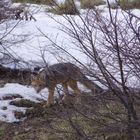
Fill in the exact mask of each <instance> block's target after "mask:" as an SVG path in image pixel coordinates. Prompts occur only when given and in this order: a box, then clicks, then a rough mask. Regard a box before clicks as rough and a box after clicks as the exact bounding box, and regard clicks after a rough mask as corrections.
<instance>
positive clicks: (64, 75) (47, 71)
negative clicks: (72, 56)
mask: <svg viewBox="0 0 140 140" xmlns="http://www.w3.org/2000/svg"><path fill="white" fill-rule="evenodd" d="M77 82H80V83H82V84H83V85H85V86H86V87H87V88H88V89H90V90H91V91H93V92H102V91H103V89H102V88H101V87H99V86H98V85H97V84H95V83H94V82H92V81H91V80H89V79H88V78H87V77H86V76H85V75H84V74H83V73H82V72H81V69H80V68H79V67H78V66H76V65H74V64H72V63H57V64H53V65H51V66H48V67H45V68H42V69H41V70H39V71H38V72H35V73H33V74H32V75H31V86H32V87H33V88H34V89H35V91H36V92H37V93H39V92H40V91H41V90H42V89H44V88H46V87H47V88H48V101H47V104H46V106H47V107H50V106H51V105H53V104H54V90H55V88H56V86H57V84H60V85H62V87H63V91H64V97H65V96H67V95H68V94H69V91H68V87H70V88H71V89H72V90H73V91H74V93H75V94H76V95H81V91H80V89H79V88H78V85H77Z"/></svg>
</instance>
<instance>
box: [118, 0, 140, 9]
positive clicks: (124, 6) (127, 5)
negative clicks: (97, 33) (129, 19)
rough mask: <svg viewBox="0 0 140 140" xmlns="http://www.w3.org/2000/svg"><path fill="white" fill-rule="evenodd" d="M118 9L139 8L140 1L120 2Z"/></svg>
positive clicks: (121, 0) (123, 0)
mask: <svg viewBox="0 0 140 140" xmlns="http://www.w3.org/2000/svg"><path fill="white" fill-rule="evenodd" d="M120 7H121V8H122V9H125V10H127V9H134V8H138V9H139V8H140V0H133V1H130V0H120Z"/></svg>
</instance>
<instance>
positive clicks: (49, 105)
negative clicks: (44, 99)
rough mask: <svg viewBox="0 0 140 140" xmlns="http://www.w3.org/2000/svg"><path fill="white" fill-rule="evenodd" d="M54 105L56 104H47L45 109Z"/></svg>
mask: <svg viewBox="0 0 140 140" xmlns="http://www.w3.org/2000/svg"><path fill="white" fill-rule="evenodd" d="M53 105H54V103H47V104H44V105H43V107H44V108H49V107H51V106H53Z"/></svg>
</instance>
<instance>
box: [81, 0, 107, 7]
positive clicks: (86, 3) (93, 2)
mask: <svg viewBox="0 0 140 140" xmlns="http://www.w3.org/2000/svg"><path fill="white" fill-rule="evenodd" d="M80 2H81V8H83V9H85V8H89V9H92V8H94V6H99V5H103V4H105V1H104V0H80Z"/></svg>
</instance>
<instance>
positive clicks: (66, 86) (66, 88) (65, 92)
mask: <svg viewBox="0 0 140 140" xmlns="http://www.w3.org/2000/svg"><path fill="white" fill-rule="evenodd" d="M62 87H63V91H64V96H66V95H68V94H69V90H68V84H67V82H65V83H62Z"/></svg>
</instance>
